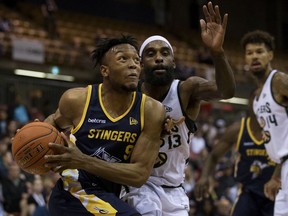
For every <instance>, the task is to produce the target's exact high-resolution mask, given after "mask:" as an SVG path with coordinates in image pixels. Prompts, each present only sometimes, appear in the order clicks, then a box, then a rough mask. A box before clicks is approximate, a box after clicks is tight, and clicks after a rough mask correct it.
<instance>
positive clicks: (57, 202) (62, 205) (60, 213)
mask: <svg viewBox="0 0 288 216" xmlns="http://www.w3.org/2000/svg"><path fill="white" fill-rule="evenodd" d="M78 194H80V193H78ZM80 196H81V197H79V198H77V197H76V196H74V195H73V194H72V193H70V192H69V191H66V190H64V189H63V182H62V180H61V179H59V180H58V182H57V183H56V185H55V187H54V188H53V190H52V194H51V196H50V198H49V213H50V215H51V216H79V215H81V216H93V215H94V216H97V215H107V216H141V214H139V213H138V212H137V211H136V210H135V209H133V208H132V207H130V206H129V205H128V204H127V203H125V202H124V201H122V200H121V199H119V198H118V197H117V196H116V195H115V194H113V193H108V192H105V191H95V190H94V191H93V193H92V192H91V191H89V193H86V191H84V190H82V191H81V195H80Z"/></svg>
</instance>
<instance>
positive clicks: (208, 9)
mask: <svg viewBox="0 0 288 216" xmlns="http://www.w3.org/2000/svg"><path fill="white" fill-rule="evenodd" d="M203 13H204V17H205V20H204V19H201V20H200V26H201V37H202V41H203V43H204V45H205V46H206V47H207V48H208V49H209V50H210V52H211V55H212V58H213V61H214V66H215V75H216V87H217V88H216V90H217V91H216V92H214V94H215V96H214V97H215V99H218V98H219V99H220V98H221V99H227V98H231V97H233V96H234V94H235V88H236V84H235V78H234V74H233V70H232V68H231V66H230V64H229V62H228V60H227V58H226V56H225V53H224V49H223V43H224V38H225V33H226V27H227V22H228V14H225V15H224V16H223V18H222V16H221V14H220V9H219V6H218V5H216V6H213V4H212V2H209V3H208V4H207V5H204V6H203ZM212 93H213V92H212ZM216 93H217V94H216Z"/></svg>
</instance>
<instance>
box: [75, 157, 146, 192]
mask: <svg viewBox="0 0 288 216" xmlns="http://www.w3.org/2000/svg"><path fill="white" fill-rule="evenodd" d="M79 169H83V170H85V171H87V172H89V173H91V174H94V175H96V176H99V177H102V178H104V179H108V180H111V181H113V182H116V183H118V184H123V185H130V186H134V187H140V186H142V185H143V184H144V183H145V182H146V181H147V179H148V177H149V175H150V172H151V170H149V169H147V168H146V167H145V166H141V165H140V164H136V163H109V162H106V161H103V160H100V159H97V158H95V157H90V156H88V155H85V156H84V158H83V161H82V163H80V167H79Z"/></svg>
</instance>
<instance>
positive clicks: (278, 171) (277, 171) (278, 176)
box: [271, 164, 281, 180]
mask: <svg viewBox="0 0 288 216" xmlns="http://www.w3.org/2000/svg"><path fill="white" fill-rule="evenodd" d="M271 178H274V179H279V180H280V179H281V164H277V165H276V167H275V169H274V172H273V174H272V176H271Z"/></svg>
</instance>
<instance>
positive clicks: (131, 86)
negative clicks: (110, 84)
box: [124, 82, 138, 92]
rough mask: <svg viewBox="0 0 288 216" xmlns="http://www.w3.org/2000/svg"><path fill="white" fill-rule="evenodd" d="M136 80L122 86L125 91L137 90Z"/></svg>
mask: <svg viewBox="0 0 288 216" xmlns="http://www.w3.org/2000/svg"><path fill="white" fill-rule="evenodd" d="M137 86H138V82H137V83H129V84H126V85H125V86H124V88H125V90H126V91H129V92H133V91H136V90H137Z"/></svg>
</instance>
